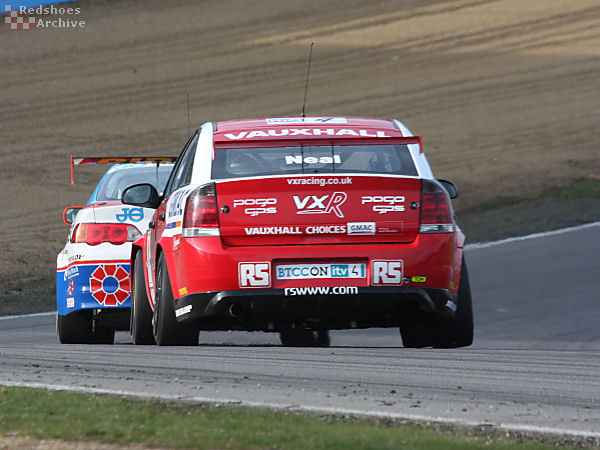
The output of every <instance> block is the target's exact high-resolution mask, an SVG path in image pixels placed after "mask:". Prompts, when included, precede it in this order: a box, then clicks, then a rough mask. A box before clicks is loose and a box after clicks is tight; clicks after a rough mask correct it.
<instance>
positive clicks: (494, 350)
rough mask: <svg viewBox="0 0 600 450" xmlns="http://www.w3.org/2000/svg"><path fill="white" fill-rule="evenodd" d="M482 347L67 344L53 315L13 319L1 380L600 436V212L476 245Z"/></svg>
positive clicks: (263, 340) (270, 341)
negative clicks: (565, 225)
mask: <svg viewBox="0 0 600 450" xmlns="http://www.w3.org/2000/svg"><path fill="white" fill-rule="evenodd" d="M466 255H467V261H468V264H469V270H470V275H471V282H472V288H473V294H474V305H475V319H476V327H475V328H476V332H475V343H474V345H473V346H472V347H470V348H467V349H458V350H432V349H422V350H414V349H404V348H402V346H401V340H400V337H399V333H398V332H397V330H382V329H376V330H354V331H344V332H335V333H333V341H332V347H331V348H326V349H324V348H315V349H313V348H309V349H296V348H283V347H280V346H278V340H277V338H276V336H275V335H270V334H263V333H201V335H200V343H201V345H200V346H199V347H195V348H164V347H161V348H159V347H155V346H151V347H141V346H133V345H131V344H130V343H129V337H128V335H127V334H126V333H120V334H119V335H118V336H117V345H114V346H84V345H69V346H68V345H60V344H59V343H58V342H57V339H56V336H55V331H54V316H53V315H50V314H41V315H30V316H24V317H9V318H6V317H5V318H0V384H5V385H20V386H41V387H50V388H55V389H72V390H82V391H93V392H108V393H123V394H132V395H139V396H147V397H150V396H159V397H162V398H172V399H188V400H192V401H201V402H213V403H221V404H227V403H232V404H239V405H247V406H267V407H272V408H278V409H297V410H305V411H315V412H324V413H341V414H362V415H372V416H388V417H396V418H406V419H413V420H425V421H442V422H452V423H458V424H465V425H484V426H485V425H490V426H495V427H506V428H510V429H514V430H523V431H534V432H554V433H561V434H573V435H581V436H593V437H596V438H598V437H600V376H599V373H600V327H599V326H598V320H599V318H600V294H599V292H600V263H599V262H600V257H599V256H598V255H600V222H597V223H594V224H590V225H588V226H584V227H577V228H573V229H567V230H561V231H559V232H553V233H548V234H540V235H533V236H528V237H526V238H517V239H512V240H507V241H502V242H497V243H491V244H475V245H471V246H469V247H468V249H467V251H466Z"/></svg>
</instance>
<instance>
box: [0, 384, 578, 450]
mask: <svg viewBox="0 0 600 450" xmlns="http://www.w3.org/2000/svg"><path fill="white" fill-rule="evenodd" d="M15 433H16V434H18V435H21V436H32V437H35V438H38V439H58V440H61V441H86V442H89V441H94V442H99V443H113V444H117V445H119V446H127V445H140V444H141V445H143V446H147V447H163V448H164V447H166V448H232V449H235V448H286V449H305V448H310V449H347V448H364V449H368V448H377V449H385V448H394V449H398V448H407V449H433V450H435V449H480V448H486V449H539V450H542V449H550V448H555V445H556V444H557V443H560V444H562V445H564V444H565V442H558V441H556V440H555V441H554V442H551V441H548V440H546V441H545V442H535V441H534V439H540V437H539V436H538V437H535V436H534V437H532V436H523V435H517V436H516V437H515V436H510V435H508V434H506V433H505V432H482V431H473V430H471V431H464V430H456V429H450V428H447V427H445V428H444V427H441V426H439V425H431V424H420V425H418V424H407V423H402V422H400V421H392V420H386V421H383V420H379V421H375V420H358V419H356V418H340V417H337V418H336V417H330V416H329V417H323V416H315V415H309V414H300V413H295V412H287V413H274V412H271V411H266V410H256V409H245V408H220V407H216V406H207V405H198V404H189V403H172V402H165V401H159V400H138V399H131V398H123V397H116V396H107V395H86V394H80V393H71V392H62V391H46V390H40V389H30V388H16V387H3V388H1V389H0V447H1V446H2V445H1V444H2V437H1V435H4V436H6V435H8V434H11V435H14V434H15ZM545 439H547V437H546V438H545ZM562 445H561V446H562ZM563 448H570V447H569V446H568V445H567V446H566V447H565V446H563Z"/></svg>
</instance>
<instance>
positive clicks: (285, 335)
mask: <svg viewBox="0 0 600 450" xmlns="http://www.w3.org/2000/svg"><path fill="white" fill-rule="evenodd" d="M279 338H280V339H281V345H283V346H284V347H329V344H330V343H331V340H330V337H329V331H328V330H319V331H312V330H285V331H281V332H280V333H279Z"/></svg>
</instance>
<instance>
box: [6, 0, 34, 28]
mask: <svg viewBox="0 0 600 450" xmlns="http://www.w3.org/2000/svg"><path fill="white" fill-rule="evenodd" d="M4 12H9V13H10V16H8V17H5V18H4V23H6V24H10V29H11V30H18V29H19V25H21V27H22V29H23V30H29V28H30V27H31V24H33V23H35V17H28V18H27V20H28V22H27V23H25V18H24V17H20V16H19V11H13V10H12V6H10V5H4Z"/></svg>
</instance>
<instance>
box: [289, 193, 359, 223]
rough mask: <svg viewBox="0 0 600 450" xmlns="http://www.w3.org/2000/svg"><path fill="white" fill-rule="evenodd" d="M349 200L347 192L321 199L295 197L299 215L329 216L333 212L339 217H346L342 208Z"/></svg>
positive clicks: (309, 196)
mask: <svg viewBox="0 0 600 450" xmlns="http://www.w3.org/2000/svg"><path fill="white" fill-rule="evenodd" d="M347 198H348V195H347V194H346V193H345V192H334V193H333V194H331V195H329V194H327V195H323V196H321V197H319V196H318V195H307V196H306V197H304V198H303V199H300V197H298V196H297V195H294V203H295V204H296V208H297V209H298V211H297V214H329V213H331V212H333V213H334V214H335V215H336V216H338V217H344V213H343V212H342V210H341V209H340V206H341V205H342V204H343V203H344V202H345V201H346V199H347Z"/></svg>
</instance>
